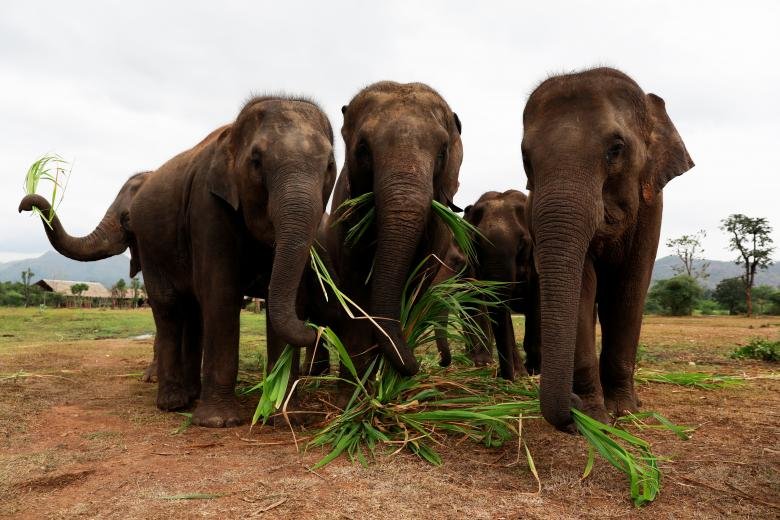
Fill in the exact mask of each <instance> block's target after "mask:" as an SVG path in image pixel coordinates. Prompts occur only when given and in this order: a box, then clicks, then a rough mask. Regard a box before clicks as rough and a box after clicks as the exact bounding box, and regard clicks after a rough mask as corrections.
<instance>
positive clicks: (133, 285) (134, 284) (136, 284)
mask: <svg viewBox="0 0 780 520" xmlns="http://www.w3.org/2000/svg"><path fill="white" fill-rule="evenodd" d="M130 289H131V290H132V291H133V307H136V306H137V305H138V294H139V293H140V292H141V280H139V279H138V277H137V276H133V277H132V278H130Z"/></svg>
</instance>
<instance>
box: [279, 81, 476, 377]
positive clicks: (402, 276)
mask: <svg viewBox="0 0 780 520" xmlns="http://www.w3.org/2000/svg"><path fill="white" fill-rule="evenodd" d="M342 111H343V113H344V125H343V127H342V131H341V134H342V136H343V138H344V142H345V161H344V167H343V169H342V171H341V173H340V175H339V177H338V179H337V182H336V188H335V190H334V196H333V202H332V208H333V210H334V216H331V220H332V224H330V225H327V226H325V227H324V229H323V230H322V231H323V237H322V241H321V245H323V246H324V248H323V249H322V251H321V252H322V256H323V257H324V258H325V261H326V262H328V265H329V269H330V272H331V274H332V275H334V277H335V278H336V281H337V283H338V284H339V288H340V289H341V290H342V291H343V292H344V293H346V294H348V295H349V296H350V297H351V298H352V299H353V300H355V301H356V302H357V303H358V305H360V307H361V308H363V309H364V310H365V311H366V312H367V313H368V314H369V315H371V316H373V317H375V319H376V321H377V322H378V324H379V325H380V326H381V327H382V329H383V332H381V331H379V330H378V329H377V328H376V327H375V326H374V325H372V324H371V323H370V322H369V321H368V320H352V319H349V317H348V316H346V315H345V314H344V313H343V312H341V311H340V309H338V308H336V309H334V306H335V307H338V305H337V304H336V303H335V302H334V298H331V299H330V303H329V304H328V305H324V304H323V303H322V302H321V298H320V302H319V303H318V306H319V307H320V309H314V310H313V311H312V312H310V313H309V315H310V316H313V315H314V314H316V313H318V312H319V313H321V314H322V313H323V310H322V308H323V307H325V308H330V309H331V310H330V311H325V314H326V315H324V316H322V317H314V318H312V321H314V322H315V323H318V324H322V325H330V326H331V327H332V328H333V329H334V330H335V331H336V333H337V334H338V335H339V337H340V338H341V340H342V341H343V342H344V344H345V346H346V348H347V350H348V351H349V353H350V355H351V356H352V358H353V361H354V362H355V365H356V367H357V369H358V371H359V372H360V373H362V371H364V370H365V369H366V367H367V366H368V364H369V363H370V362H371V361H372V360H373V359H374V358H375V357H376V356H377V354H379V353H383V354H384V356H385V358H386V359H387V360H388V361H389V362H390V363H392V364H393V366H394V367H395V368H396V369H397V370H398V371H399V372H400V373H402V374H404V375H412V374H415V373H416V372H417V370H418V365H417V361H416V359H415V357H414V355H413V354H412V352H411V350H410V349H409V347H408V346H407V345H406V341H405V340H404V338H403V335H402V333H401V329H400V324H399V316H400V305H401V297H402V294H401V293H402V289H403V287H404V284H405V283H406V281H407V278H408V276H409V274H410V273H411V271H412V269H414V267H415V266H416V265H417V264H418V263H420V262H421V261H422V260H423V259H424V258H426V257H427V256H428V255H431V254H435V255H438V256H439V257H443V256H444V254H445V252H446V249H447V247H448V244H449V236H450V235H449V230H448V229H447V228H446V227H445V226H444V225H443V224H442V223H441V222H440V220H439V219H438V218H436V217H435V216H434V215H433V213H432V211H431V202H432V201H433V200H437V201H439V202H441V203H442V204H451V201H452V199H453V197H454V195H455V192H456V190H457V187H458V172H459V169H460V164H461V161H462V157H463V149H462V144H461V140H460V121H459V120H458V119H457V116H456V115H455V113H454V112H452V110H451V109H450V107H449V105H448V104H447V103H446V102H445V101H444V99H443V98H442V97H441V96H440V95H439V94H438V93H437V92H436V91H434V90H433V89H431V88H430V87H428V86H427V85H423V84H421V83H409V84H399V83H395V82H390V81H385V82H380V83H375V84H373V85H371V86H369V87H366V88H365V89H363V90H362V91H361V92H359V93H358V94H357V95H356V96H355V97H354V98H353V99H352V100H351V101H350V103H349V105H347V106H345V107H344V108H343V109H342ZM366 192H373V193H374V201H375V204H374V207H375V208H376V220H375V226H373V227H372V229H370V230H369V231H368V232H367V233H366V234H365V235H364V236H363V237H362V238H361V240H360V241H358V242H357V243H356V244H354V245H352V246H348V245H347V244H346V240H345V239H346V234H347V232H348V230H349V229H350V227H352V226H353V225H354V224H355V223H356V222H357V220H359V219H360V218H362V217H363V214H361V213H357V214H355V215H354V217H353V218H350V219H347V220H339V218H338V216H339V212H338V211H337V209H338V208H339V206H340V205H341V204H342V203H343V202H344V201H345V200H348V199H351V198H354V197H357V196H358V195H361V194H364V193H366ZM374 259H375V261H374ZM372 264H373V265H372ZM369 273H370V277H369ZM366 280H369V281H368V282H366ZM316 291H319V289H318V288H317V289H316ZM315 307H316V306H315ZM318 320H319V321H318ZM276 358H278V354H274V353H272V352H270V351H269V362H271V363H272V362H273V360H275V359H276ZM347 377H350V376H347Z"/></svg>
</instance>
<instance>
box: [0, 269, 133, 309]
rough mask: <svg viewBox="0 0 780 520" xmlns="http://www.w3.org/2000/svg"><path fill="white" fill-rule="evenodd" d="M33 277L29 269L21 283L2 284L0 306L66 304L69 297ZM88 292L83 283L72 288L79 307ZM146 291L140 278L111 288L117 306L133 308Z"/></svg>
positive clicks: (120, 282)
mask: <svg viewBox="0 0 780 520" xmlns="http://www.w3.org/2000/svg"><path fill="white" fill-rule="evenodd" d="M33 276H35V273H34V272H33V271H32V270H31V269H30V268H29V267H28V268H27V269H25V270H24V271H22V274H21V280H22V281H21V282H0V306H5V307H30V306H33V307H38V306H40V305H46V306H49V307H58V306H60V305H62V304H63V303H64V302H65V299H66V296H67V295H64V294H60V293H57V292H49V291H46V290H44V289H42V288H41V287H40V286H38V285H35V284H33V283H32V279H33ZM87 290H89V285H87V284H85V283H82V282H76V283H74V284H73V285H71V286H70V293H71V294H72V295H73V296H75V298H76V301H77V302H78V304H79V305H81V304H82V303H83V298H84V296H83V295H84V293H85V292H86V291H87ZM145 290H146V287H145V286H144V284H143V283H141V281H140V280H139V279H138V277H133V278H131V279H130V284H129V285H128V284H127V282H125V280H124V278H120V279H119V280H117V282H116V283H115V284H114V285H112V286H111V297H112V298H114V299H115V301H114V305H115V306H119V307H122V306H132V307H134V308H135V307H137V306H138V304H139V301H140V299H141V296H142V293H143V292H144V291H145ZM128 296H130V300H129V302H127V304H126V305H123V304H122V302H125V301H126V300H127V298H128Z"/></svg>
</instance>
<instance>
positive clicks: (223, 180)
mask: <svg viewBox="0 0 780 520" xmlns="http://www.w3.org/2000/svg"><path fill="white" fill-rule="evenodd" d="M227 135H228V132H227V131H226V132H225V133H223V134H222V135H220V136H219V141H218V142H217V149H216V151H215V152H214V155H213V156H212V158H211V164H209V166H208V168H209V170H208V173H207V176H206V186H207V187H208V190H209V191H210V192H211V193H212V194H214V195H216V196H217V197H219V198H220V199H222V200H224V201H225V202H227V203H228V205H229V206H230V207H231V208H233V210H234V211H235V210H237V209H238V204H239V198H238V182H237V179H236V176H235V175H234V172H233V168H232V164H233V161H232V160H231V154H230V152H229V150H228V139H227Z"/></svg>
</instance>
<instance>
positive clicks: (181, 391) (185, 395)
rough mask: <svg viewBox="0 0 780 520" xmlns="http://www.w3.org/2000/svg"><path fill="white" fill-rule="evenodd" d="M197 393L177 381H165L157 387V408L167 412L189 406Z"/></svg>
mask: <svg viewBox="0 0 780 520" xmlns="http://www.w3.org/2000/svg"><path fill="white" fill-rule="evenodd" d="M196 397H197V395H193V392H192V389H190V388H187V387H185V386H183V385H179V384H175V383H163V384H160V386H159V387H158V388H157V408H159V409H160V410H164V411H166V412H172V411H175V410H182V409H184V408H189V406H190V405H191V404H192V403H193V402H194V401H195V398H196Z"/></svg>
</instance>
